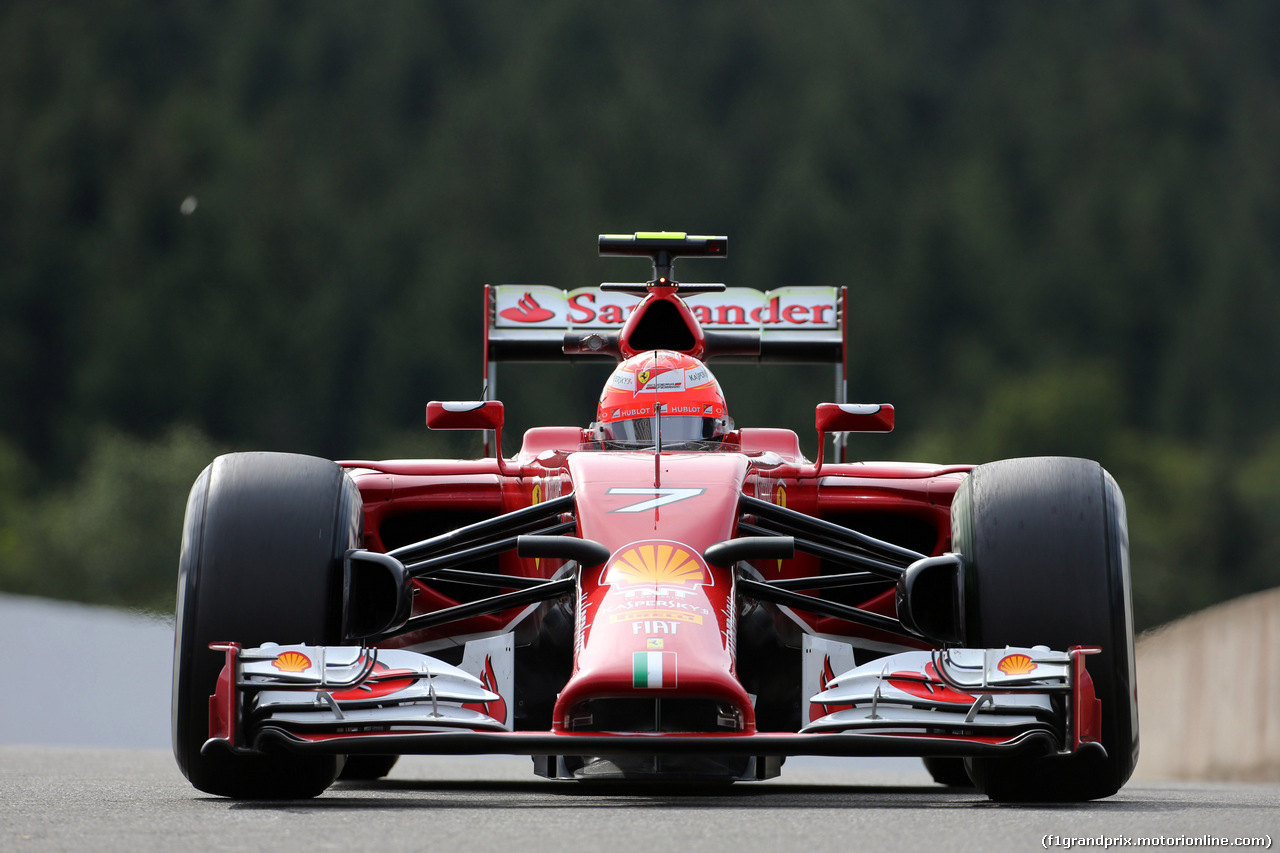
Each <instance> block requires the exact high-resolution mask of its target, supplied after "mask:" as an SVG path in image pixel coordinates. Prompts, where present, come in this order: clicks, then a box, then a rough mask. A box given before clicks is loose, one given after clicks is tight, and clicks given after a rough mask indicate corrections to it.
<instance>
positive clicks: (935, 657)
mask: <svg viewBox="0 0 1280 853" xmlns="http://www.w3.org/2000/svg"><path fill="white" fill-rule="evenodd" d="M1078 654H1080V652H1078V651H1076V652H1056V651H1050V650H1049V649H1048V648H1045V647H1044V646H1036V647H1034V648H1015V647H1009V648H1005V649H950V650H947V651H932V652H905V653H901V654H896V655H890V656H888V657H884V658H880V659H879V660H875V661H872V662H871V663H867V664H863V665H862V666H857V667H854V668H853V669H850V670H848V671H846V672H844V673H842V674H841V675H839V676H837V677H835V678H832V679H830V680H829V681H827V682H826V684H825V685H824V688H825V689H823V690H822V691H821V692H819V693H818V694H817V695H815V696H813V698H811V699H810V700H809V701H810V703H811V704H812V705H813V706H816V708H815V713H812V714H810V717H811V718H813V719H812V722H810V723H809V724H808V725H806V726H805V727H804V728H802V729H801V731H802V732H841V731H864V732H873V731H874V732H901V733H909V732H934V733H939V734H950V735H967V736H983V735H988V734H990V735H999V734H1009V733H1016V732H1027V731H1036V730H1041V731H1046V732H1049V733H1051V734H1053V735H1054V736H1055V739H1056V740H1058V742H1059V743H1061V744H1063V747H1064V748H1070V742H1071V738H1072V734H1071V732H1072V727H1071V712H1072V709H1071V707H1070V705H1071V702H1070V701H1069V700H1070V697H1071V696H1072V695H1073V688H1074V686H1075V683H1074V672H1075V671H1076V663H1075V656H1076V655H1078ZM1090 710H1091V709H1090Z"/></svg>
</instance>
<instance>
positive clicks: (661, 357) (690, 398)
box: [594, 350, 733, 449]
mask: <svg viewBox="0 0 1280 853" xmlns="http://www.w3.org/2000/svg"><path fill="white" fill-rule="evenodd" d="M655 407H656V408H657V410H658V411H657V412H656V413H655ZM655 414H656V415H657V416H658V417H657V418H655ZM655 422H657V424H656V425H657V426H658V428H660V429H661V439H662V447H664V448H671V449H679V447H680V446H681V445H685V446H689V445H690V444H691V443H692V444H693V445H694V446H695V447H696V446H698V445H697V443H698V442H704V441H719V440H720V439H721V438H722V437H723V436H724V435H725V434H726V433H729V432H732V431H733V419H732V418H730V417H729V412H728V410H727V409H726V407H725V403H724V393H723V392H721V390H720V383H719V382H717V381H716V378H715V376H713V375H712V374H711V371H710V370H709V369H707V366H706V365H705V364H703V363H702V362H700V361H698V360H697V359H696V358H693V357H692V356H688V355H684V354H683V353H678V352H673V351H671V350H653V351H652V352H645V353H641V354H640V355H636V356H632V357H631V358H629V359H627V360H626V361H624V362H622V363H621V364H619V365H618V367H617V368H616V369H615V370H614V371H613V375H611V376H610V377H609V381H608V382H606V383H605V386H604V391H603V392H601V394H600V406H599V408H598V409H597V413H596V423H595V424H594V429H595V437H596V439H597V440H598V441H603V442H606V443H607V444H612V445H613V446H615V447H653V446H654V445H655V443H656V442H655V440H654V439H655V435H654V429H655Z"/></svg>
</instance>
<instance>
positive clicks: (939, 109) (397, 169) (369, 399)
mask: <svg viewBox="0 0 1280 853" xmlns="http://www.w3.org/2000/svg"><path fill="white" fill-rule="evenodd" d="M1277 56H1280V7H1276V6H1275V5H1274V4H1271V3H1267V2H1265V1H1264V0H1241V2H1236V3H1232V4H1215V3H1210V2H1196V1H1195V0H1169V1H1168V2H1155V1H1154V0H1146V2H1138V0H1121V2H1113V3H1105V4H1103V3H1067V4H1054V5H1052V6H1043V5H1037V6H1029V5H1027V4H1019V3H1014V2H996V3H984V4H981V5H977V6H975V5H973V4H967V3H958V2H955V3H952V2H943V3H936V2H887V0H886V1H885V2H869V3H858V4H847V3H837V2H817V0H814V2H803V3H789V4H773V3H766V2H746V3H739V4H733V5H732V6H726V5H725V4H719V3H711V2H693V3H669V2H652V3H631V4H593V3H587V2H582V0H547V2H543V3H539V4H536V5H535V6H531V5H530V4H527V3H517V2H511V1H510V0H506V2H485V3H470V2H457V0H436V2H429V3H426V2H402V1H398V0H390V2H384V3H379V4H376V5H374V6H369V5H367V4H364V5H351V4H336V3H333V4H330V3H301V2H273V3H269V4H268V3H254V2H229V3H228V2H211V0H204V1H203V2H198V0H178V2H171V3H166V4H163V5H160V6H157V5H156V4H150V3H144V2H141V0H110V2H102V3H92V4H86V3H73V2H34V0H17V2H11V3H7V4H4V5H3V6H0V163H3V164H4V167H3V168H0V585H2V586H3V588H5V589H10V590H19V591H33V592H40V593H41V594H49V595H66V596H76V597H92V598H94V599H97V600H104V601H113V602H128V603H133V604H139V605H145V606H156V607H167V606H168V603H167V602H168V598H167V596H168V592H167V590H169V589H171V588H172V575H173V567H174V564H175V562H176V561H175V559H174V558H175V557H176V550H177V539H178V523H179V522H178V521H176V520H175V519H180V517H181V508H182V503H183V501H184V500H185V495H186V488H187V485H188V484H189V483H190V481H191V479H193V478H194V476H195V475H196V473H198V471H199V470H200V467H202V465H203V464H205V463H206V462H207V461H208V458H207V457H210V456H211V455H212V454H213V453H215V452H217V450H221V449H251V448H264V449H278V450H291V451H298V452H306V453H316V454H319V455H324V456H333V457H339V458H352V457H362V456H379V455H392V456H409V455H418V454H433V453H467V452H473V449H472V448H471V447H470V446H468V445H466V444H454V443H450V442H451V441H453V437H448V438H447V439H446V438H442V437H440V436H438V435H436V436H427V435H424V434H423V433H422V432H421V431H420V430H419V429H418V428H417V427H418V425H419V424H421V420H422V406H423V404H424V403H425V401H427V400H428V399H432V398H436V399H439V398H450V397H455V398H456V397H464V398H467V397H474V396H476V395H477V393H478V392H479V388H480V383H481V376H480V341H479V330H480V323H481V317H480V285H481V284H483V283H484V282H486V281H488V282H538V283H545V284H552V285H557V286H561V287H577V286H582V285H586V284H591V283H594V282H598V281H601V280H606V279H607V280H620V279H625V278H626V277H628V276H630V277H632V278H639V277H642V276H643V275H644V273H645V272H646V271H647V270H646V269H645V268H644V266H643V264H642V263H641V262H635V264H634V265H633V266H629V264H632V262H630V261H618V260H607V261H602V260H600V259H598V258H596V257H595V250H594V239H595V235H596V234H598V233H601V232H605V231H624V232H625V231H634V230H638V229H649V228H670V229H688V230H691V231H704V232H717V233H726V234H729V235H730V237H731V238H732V244H731V246H732V249H733V251H732V253H731V257H730V259H729V260H728V261H727V262H716V263H710V262H698V261H689V262H685V263H684V264H682V266H681V268H680V272H681V273H682V276H683V277H685V278H686V279H688V280H697V279H701V280H725V281H729V282H731V283H733V284H738V285H746V286H753V287H758V288H767V287H773V286H779V285H783V284H841V285H849V286H850V288H851V290H852V292H853V294H854V299H855V318H854V328H855V335H854V340H855V352H854V354H853V359H854V361H853V363H852V364H851V370H850V390H851V394H852V396H854V397H855V398H860V399H867V400H874V401H892V402H894V403H895V404H897V406H898V411H899V430H898V432H897V433H895V434H894V435H893V436H890V437H875V438H874V439H862V440H860V441H859V442H858V443H857V444H856V445H855V452H856V453H858V454H860V455H862V456H864V457H881V458H885V457H891V458H929V459H934V460H937V461H968V462H980V461H985V460H989V459H995V458H1000V457H1004V456H1011V455H1018V454H1043V453H1068V454H1074V455H1081V456H1088V457H1091V458H1097V459H1099V460H1100V461H1101V462H1102V463H1103V464H1104V465H1106V466H1107V467H1108V468H1109V469H1110V470H1111V471H1112V472H1113V473H1114V474H1115V475H1116V477H1117V478H1118V479H1119V481H1120V483H1121V485H1122V487H1123V488H1124V490H1125V493H1126V495H1127V496H1128V501H1129V512H1130V517H1131V528H1132V535H1133V541H1134V564H1135V572H1134V577H1135V587H1136V599H1137V606H1138V612H1139V620H1140V622H1141V623H1142V624H1143V625H1152V624H1155V623H1156V622H1158V621H1162V620H1164V619H1166V618H1169V617H1171V616H1173V615H1176V614H1178V613H1181V612H1185V611H1186V610H1188V609H1192V608H1195V607H1198V606H1201V605H1203V604H1206V603H1208V602H1210V601H1214V600H1217V599H1219V598H1223V597H1226V596H1230V595H1233V594H1236V593H1239V592H1243V591H1247V590H1250V589H1257V588H1260V587H1264V586H1270V585H1275V584H1276V583H1278V582H1280V569H1277V568H1276V565H1277V563H1276V557H1277V556H1280V390H1278V389H1280V335H1276V334H1275V333H1274V329H1275V327H1276V325H1277V321H1280V286H1278V284H1280V282H1278V281H1277V278H1278V272H1280V158H1277V157H1276V156H1275V152H1276V151H1278V150H1280V64H1278V63H1277V61H1276V57H1277ZM605 372H607V371H606V368H604V367H595V366H589V365H588V366H578V367H568V366H565V367H563V368H561V367H549V366H541V365H539V366H528V367H523V366H522V367H515V368H512V369H511V370H509V371H506V372H505V373H504V374H503V375H502V378H501V387H500V388H499V395H500V396H501V397H502V398H503V399H504V400H505V401H506V403H507V404H508V412H509V419H510V421H511V422H512V424H511V428H512V431H513V433H515V434H518V432H519V430H520V429H522V428H524V427H527V426H530V425H533V424H535V423H546V422H562V423H563V422H579V423H580V422H585V421H586V420H587V419H588V417H589V412H590V411H591V408H592V403H593V400H594V397H595V395H596V393H597V391H598V388H599V385H600V383H601V382H602V381H603V376H604V374H605ZM718 373H719V374H720V376H721V378H722V380H723V382H724V384H725V386H726V390H727V392H728V393H729V395H730V402H731V404H732V406H733V409H734V415H735V417H736V418H737V419H738V421H739V422H740V423H743V424H776V425H781V426H788V427H791V428H793V429H795V430H797V431H798V432H800V434H801V436H802V440H803V441H805V442H806V447H807V448H809V449H810V450H812V444H813V439H812V407H813V404H814V403H816V402H819V401H821V400H824V399H829V398H830V396H831V389H830V384H831V379H830V376H829V374H828V373H827V371H825V370H823V371H817V370H813V371H806V370H801V369H774V368H760V369H757V368H751V367H738V366H725V367H724V368H723V369H720V370H718ZM509 441H510V439H509Z"/></svg>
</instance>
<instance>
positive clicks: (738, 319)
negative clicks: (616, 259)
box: [484, 283, 848, 403]
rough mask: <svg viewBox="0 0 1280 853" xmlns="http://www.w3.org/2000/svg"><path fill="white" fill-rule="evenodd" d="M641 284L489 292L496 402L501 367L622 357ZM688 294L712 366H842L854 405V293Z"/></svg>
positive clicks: (487, 358)
mask: <svg viewBox="0 0 1280 853" xmlns="http://www.w3.org/2000/svg"><path fill="white" fill-rule="evenodd" d="M635 287H636V286H635V285H623V284H613V283H605V284H604V285H601V286H600V287H599V288H596V287H583V288H578V289H576V290H560V289H557V288H554V287H548V286H546V285H536V284H534V285H523V284H520V285H517V284H500V285H485V288H484V317H485V330H484V331H485V336H484V373H485V380H486V381H487V383H488V389H489V390H488V393H489V397H490V399H492V398H493V397H494V395H495V393H496V392H495V389H496V387H497V380H498V377H497V365H498V363H499V362H503V361H508V362H549V361H562V360H565V359H570V360H576V359H580V358H593V359H598V358H601V357H613V358H615V359H616V358H618V347H617V339H618V333H619V331H621V329H622V327H623V324H624V323H625V322H626V320H627V318H628V317H629V316H630V314H631V312H632V310H633V309H634V308H635V307H636V306H637V305H639V304H640V301H641V297H640V296H638V295H634V293H632V292H627V291H626V290H624V289H623V288H628V289H634V288H635ZM640 287H643V285H641V286H640ZM679 287H680V291H679V293H680V298H681V299H682V300H683V302H684V303H685V305H687V306H688V308H689V311H690V312H691V313H692V315H693V317H694V319H696V320H697V323H698V325H699V326H701V327H702V330H703V332H704V333H705V335H706V339H707V354H706V360H708V361H711V360H716V361H721V362H726V361H728V362H772V363H790V364H832V365H834V366H835V382H836V388H835V393H836V401H837V402H841V403H843V402H845V401H846V381H845V376H846V367H847V364H848V322H847V317H848V288H847V287H782V288H778V289H776V290H767V291H760V290H754V289H752V288H749V287H729V288H724V289H723V290H720V291H719V292H702V291H701V290H700V288H699V286H698V285H696V284H694V285H683V284H682V285H680V286H679ZM716 287H717V288H719V285H717V286H716ZM690 291H692V293H691V295H688V296H685V295H684V294H685V293H688V292H690Z"/></svg>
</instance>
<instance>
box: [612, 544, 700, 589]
mask: <svg viewBox="0 0 1280 853" xmlns="http://www.w3.org/2000/svg"><path fill="white" fill-rule="evenodd" d="M705 577H706V575H705V573H704V571H703V568H702V564H701V563H700V562H699V561H698V560H697V558H695V557H694V556H693V555H692V554H690V552H689V551H688V550H686V549H685V548H683V547H681V546H680V545H678V544H676V543H674V542H647V543H645V544H643V545H635V546H633V547H631V548H628V549H627V550H625V551H623V552H622V553H621V554H619V555H618V556H617V557H616V558H614V560H613V562H611V563H610V564H609V568H608V570H607V571H606V572H605V581H604V582H605V583H653V584H686V583H702V582H703V579H704V578H705Z"/></svg>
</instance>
